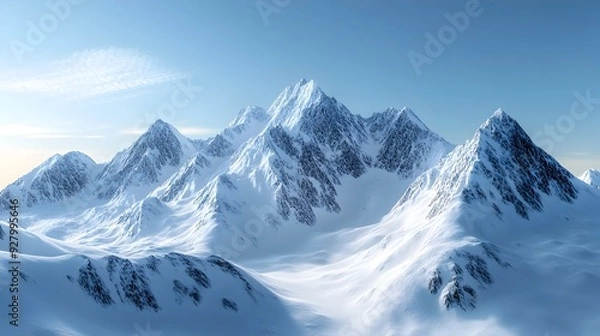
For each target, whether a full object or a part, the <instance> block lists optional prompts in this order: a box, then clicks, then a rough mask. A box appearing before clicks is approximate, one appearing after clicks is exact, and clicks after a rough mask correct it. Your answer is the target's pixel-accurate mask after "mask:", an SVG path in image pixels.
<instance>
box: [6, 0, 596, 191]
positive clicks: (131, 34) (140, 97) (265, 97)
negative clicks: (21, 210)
mask: <svg viewBox="0 0 600 336" xmlns="http://www.w3.org/2000/svg"><path fill="white" fill-rule="evenodd" d="M66 1H67V0H62V1H61V0H50V1H49V2H48V3H57V4H62V6H58V7H57V8H58V10H56V9H54V11H55V12H56V13H55V14H53V9H52V8H50V7H48V5H47V3H46V1H33V0H31V1H17V0H7V1H2V2H0V22H2V29H1V30H0V42H1V43H2V46H3V47H2V51H1V52H0V102H1V103H0V108H1V110H2V112H1V113H0V148H2V152H3V155H4V158H5V159H4V160H3V170H2V173H3V174H2V176H1V177H0V186H4V185H5V184H7V183H8V182H10V181H12V180H14V179H15V178H16V177H17V176H19V175H22V174H24V173H26V172H27V171H28V170H29V169H31V168H33V167H34V166H35V165H37V164H39V163H40V162H41V161H43V160H44V159H45V158H46V157H48V156H50V155H52V154H54V153H65V152H67V151H69V150H80V151H83V152H86V153H88V154H89V155H91V156H92V157H93V158H94V159H95V160H97V161H106V160H109V159H110V158H111V157H112V155H114V154H115V153H116V152H117V151H118V150H119V149H121V148H123V146H125V144H128V143H131V142H132V141H134V140H135V137H136V136H137V135H136V134H139V133H140V132H141V130H142V129H143V128H145V127H147V126H148V122H146V121H144V119H145V115H148V116H149V119H152V118H153V117H154V116H156V115H157V111H158V110H159V109H161V108H164V106H165V105H164V104H170V102H171V101H172V96H173V95H175V96H176V100H175V102H176V104H177V105H178V106H179V107H177V108H174V111H175V112H174V113H169V114H168V118H165V120H166V121H168V122H170V123H172V124H174V125H175V126H176V127H178V128H181V129H182V130H183V131H184V133H185V134H188V135H190V136H192V137H205V136H208V135H210V134H212V133H214V132H215V130H218V129H221V128H223V127H225V126H226V125H227V123H228V122H229V121H230V120H231V119H232V118H233V117H234V115H235V114H236V113H237V111H238V110H240V109H241V108H243V107H244V106H246V105H250V104H253V105H259V106H263V107H268V106H269V104H270V103H271V102H272V101H273V99H274V98H275V97H276V96H277V95H278V94H279V92H280V91H281V90H282V89H283V88H284V87H285V86H287V85H289V84H292V83H294V82H296V81H298V80H299V79H300V78H312V79H315V80H316V81H317V83H319V85H320V86H321V87H322V88H323V90H324V91H325V92H326V93H327V94H329V95H332V96H335V97H336V98H337V99H338V100H339V101H341V102H343V103H344V104H345V105H346V106H347V107H348V108H349V109H350V110H351V111H353V112H354V113H361V114H365V115H368V114H371V113H372V112H375V111H381V110H383V109H385V108H387V107H390V106H394V107H403V106H408V107H410V108H412V109H413V110H414V111H415V113H417V115H419V116H420V117H421V119H422V120H423V121H424V122H425V123H426V124H427V125H429V126H430V127H431V128H432V129H433V130H434V131H436V132H438V133H440V134H441V135H442V136H444V137H445V138H446V139H448V140H449V141H451V142H453V143H461V142H463V141H464V140H466V139H468V138H470V137H471V136H472V135H473V133H474V131H475V130H476V128H477V127H478V126H479V125H480V124H481V123H482V122H483V121H484V120H485V119H486V118H487V117H489V116H490V115H491V114H492V113H493V111H494V110H496V109H497V108H499V107H501V108H503V109H504V110H505V111H506V112H507V113H509V114H510V115H512V116H513V117H514V118H516V119H517V120H518V121H519V122H520V123H521V124H522V125H523V127H524V128H525V129H526V130H527V131H528V132H529V133H530V135H531V136H532V137H534V135H535V134H538V132H541V133H539V135H538V136H536V137H535V138H536V140H537V141H538V142H539V143H540V144H542V145H544V146H545V148H546V149H548V150H549V151H550V152H551V154H553V155H555V156H556V157H557V158H558V159H559V160H560V161H561V162H562V163H563V164H564V165H566V166H567V167H568V168H569V169H571V170H572V171H573V172H574V173H577V174H578V173H580V172H582V171H583V170H585V169H586V168H591V167H595V168H600V141H599V140H600V133H599V132H598V131H599V130H600V102H594V103H590V104H588V105H587V107H588V109H587V110H585V109H584V107H585V106H584V105H583V104H580V103H575V102H576V101H577V100H576V97H575V95H574V93H575V92H576V91H577V92H580V93H581V95H584V96H585V94H586V91H587V90H589V94H590V95H591V97H592V98H593V99H595V97H598V99H595V100H596V101H598V100H600V61H599V59H600V58H599V56H600V20H598V14H599V13H600V3H599V2H598V1H592V0H590V1H541V0H528V1H517V0H495V1H492V0H481V1H480V3H479V5H478V6H476V7H469V6H475V5H474V4H473V3H471V1H473V0H469V1H462V0H461V1H421V0H419V1H417V0H415V1H391V0H381V1H365V0H344V1H342V0H337V1H333V0H289V1H286V0H264V1H262V2H260V1H258V2H257V1H255V0H211V1H208V0H188V1H184V0H180V1H157V0H152V1H142V0H118V1H117V0H106V1H96V0H78V1H75V0H72V1H73V2H81V3H80V4H69V5H68V6H67V7H65V6H64V4H65V3H68V2H66ZM277 3H278V4H280V6H281V7H268V6H269V4H271V6H277ZM465 6H467V7H469V8H471V9H470V10H471V12H472V13H471V14H473V13H476V15H475V14H473V16H470V19H469V23H468V25H467V26H466V28H465V29H461V30H463V31H457V30H456V29H455V30H454V31H455V32H456V36H449V35H446V38H447V42H448V41H449V42H448V44H447V45H445V46H444V50H443V52H441V53H440V55H434V56H435V57H430V58H429V61H430V63H429V64H423V65H422V66H421V67H420V68H419V71H420V74H417V71H415V68H414V67H413V65H412V64H411V61H410V59H409V57H408V54H409V52H411V50H412V51H413V52H414V53H419V54H421V55H424V56H425V57H427V54H426V51H425V44H426V42H427V38H426V33H427V32H429V33H431V34H432V35H434V36H437V35H438V33H439V32H440V31H442V32H444V29H446V31H445V32H446V33H447V34H451V32H448V31H447V28H443V27H444V26H445V25H448V24H449V21H448V18H447V17H446V16H445V14H446V13H450V14H454V13H456V12H459V11H463V12H464V11H465ZM259 7H260V8H261V9H259ZM269 8H270V9H271V10H272V11H271V12H269V10H270V9H269ZM273 8H275V10H273ZM473 8H475V9H473ZM261 10H262V12H261ZM261 13H262V14H261ZM32 26H33V28H32ZM37 29H39V30H40V31H41V33H42V34H43V35H45V36H39V35H40V34H35V33H36V31H35V30H37ZM37 33H39V31H38V32H37ZM430 56H431V54H430ZM186 81H190V82H189V83H188V84H189V85H192V86H193V87H201V88H202V91H201V92H200V91H199V90H197V89H194V90H193V91H191V92H188V94H189V96H190V97H191V98H192V99H188V96H186V95H182V94H181V93H182V90H181V89H180V88H178V86H177V85H178V84H176V83H186ZM179 85H182V84H179ZM184 93H185V92H184ZM574 103H575V104H580V105H579V106H575V107H576V108H578V109H579V110H577V114H575V115H576V116H578V120H576V119H575V118H574V117H572V116H571V114H570V109H571V107H572V105H573V104H574ZM164 111H167V110H164ZM584 112H585V113H584ZM557 123H558V125H559V130H558V131H557V130H556V129H555V130H554V134H551V133H549V132H550V131H548V130H545V127H556V125H557ZM561 123H562V124H561ZM557 132H558V133H557Z"/></svg>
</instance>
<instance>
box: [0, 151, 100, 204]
mask: <svg viewBox="0 0 600 336" xmlns="http://www.w3.org/2000/svg"><path fill="white" fill-rule="evenodd" d="M102 167H103V165H101V164H97V163H96V162H94V160H92V159H91V158H90V157H89V156H87V155H85V154H83V153H81V152H69V153H66V154H65V155H59V154H57V155H54V156H53V157H51V158H50V159H48V160H46V161H45V162H43V163H42V164H40V165H39V166H38V167H36V168H35V169H33V170H32V171H31V172H29V173H28V174H26V175H24V176H23V177H21V178H19V179H18V180H17V181H15V182H14V183H12V184H11V185H9V186H8V187H6V188H5V189H4V190H2V191H0V201H1V202H2V203H3V205H4V206H5V207H6V208H8V203H7V202H8V200H10V199H12V198H17V199H19V201H20V202H21V203H22V204H23V205H26V206H29V207H33V206H36V205H43V204H48V203H55V202H60V201H63V200H65V199H68V198H72V197H74V196H76V195H78V194H80V193H82V192H84V191H85V190H86V189H87V188H89V187H90V186H92V185H93V183H94V180H95V179H96V176H97V175H98V174H99V172H100V169H102Z"/></svg>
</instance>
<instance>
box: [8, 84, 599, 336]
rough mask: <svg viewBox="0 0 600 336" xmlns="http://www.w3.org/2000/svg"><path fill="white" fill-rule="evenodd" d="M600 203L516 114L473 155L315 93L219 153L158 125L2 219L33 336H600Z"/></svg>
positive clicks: (49, 167) (223, 138) (225, 135)
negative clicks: (14, 239)
mask: <svg viewBox="0 0 600 336" xmlns="http://www.w3.org/2000/svg"><path fill="white" fill-rule="evenodd" d="M598 187H600V173H598V171H594V170H590V171H588V172H586V173H584V175H582V176H581V177H580V178H576V177H574V176H573V175H572V174H571V173H570V172H569V171H568V170H567V169H565V168H564V167H562V166H561V165H560V164H559V163H558V162H557V161H556V160H555V159H554V158H552V157H551V156H550V155H549V154H547V153H546V152H544V151H543V150H542V149H541V148H539V147H537V146H536V145H535V144H534V143H533V141H532V140H531V139H530V138H529V136H528V135H527V134H526V132H525V131H524V130H523V129H522V128H521V126H520V125H519V124H518V123H517V121H515V120H514V119H512V118H511V117H510V116H509V115H508V114H506V113H505V112H504V111H502V110H498V111H496V112H495V113H494V114H493V115H492V116H491V117H490V118H489V119H488V120H487V121H485V122H484V123H483V124H482V125H481V127H480V128H479V129H478V130H477V131H476V133H475V135H474V136H473V138H472V139H470V140H468V141H467V142H465V143H464V144H461V145H459V146H456V147H455V146H454V145H451V144H449V143H448V142H447V141H446V140H444V138H442V137H441V136H439V135H437V134H436V133H434V132H433V131H431V130H430V129H429V128H428V127H427V126H426V125H425V124H424V123H423V122H422V121H421V120H420V119H419V118H418V117H417V116H416V115H415V114H414V113H413V112H412V111H411V110H410V109H408V108H403V109H400V110H399V109H395V108H389V109H387V110H385V111H383V112H380V113H375V114H373V115H372V116H370V117H363V116H361V115H357V114H353V113H351V112H350V111H349V110H348V109H347V108H346V107H345V106H344V105H343V104H341V103H340V102H338V101H337V100H336V99H335V98H333V97H329V96H327V95H326V94H325V93H324V92H323V91H322V90H321V89H320V88H319V87H318V85H317V84H316V83H315V82H314V81H306V80H301V81H300V82H298V83H296V84H294V85H291V86H289V87H288V88H286V89H285V90H284V91H283V92H282V93H281V94H280V95H279V96H278V97H277V98H276V99H275V101H274V102H273V104H272V105H271V106H270V107H269V108H268V109H262V108H260V107H256V106H249V107H247V108H245V109H243V110H241V111H240V112H239V114H238V116H237V117H236V118H235V119H234V120H233V121H232V122H231V123H230V124H229V126H228V127H227V128H226V129H224V130H223V131H222V132H221V133H219V134H217V135H216V136H214V137H212V138H209V139H205V140H196V139H189V138H187V137H185V136H183V135H182V134H181V133H179V131H177V129H175V128H174V127H173V126H171V125H169V124H167V123H165V122H163V121H161V120H158V121H156V122H155V123H154V124H153V125H152V126H151V127H150V128H149V129H148V131H147V132H146V133H144V134H143V135H142V136H141V137H140V138H139V139H138V140H137V141H136V142H135V143H134V144H132V145H131V146H130V147H129V148H127V149H126V150H123V151H121V152H120V153H118V154H117V155H116V156H115V157H114V158H113V159H112V160H111V161H110V162H108V163H103V164H99V163H96V162H94V161H93V160H92V159H91V158H89V157H88V156H86V155H85V154H83V153H78V152H71V153H67V154H65V155H62V156H61V155H56V156H54V157H52V158H50V159H49V160H47V161H46V162H44V163H42V164H41V165H40V166H39V167H37V168H36V169H34V170H33V171H31V172H30V173H28V174H26V175H24V176H23V177H22V178H20V179H18V180H17V181H15V182H14V183H13V184H11V185H9V186H8V187H7V188H5V189H4V190H2V191H0V204H2V206H0V207H3V208H5V209H6V210H8V209H10V206H11V204H10V200H11V199H18V200H19V202H20V208H19V209H20V210H19V211H20V214H19V224H20V228H21V229H20V230H21V231H20V233H19V234H20V237H21V238H20V239H21V240H22V246H23V247H22V252H21V253H22V254H21V256H20V258H21V260H22V264H21V270H22V273H21V276H20V279H21V291H22V292H23V295H22V307H23V308H22V309H23V312H22V315H23V317H22V322H21V325H20V326H19V327H18V328H19V329H18V330H19V331H20V332H22V333H23V335H25V334H31V335H105V334H113V335H132V334H136V332H137V334H141V335H148V334H149V332H151V331H148V330H146V331H144V330H139V329H140V328H141V329H144V328H146V329H149V328H150V324H151V327H152V328H153V330H156V331H157V332H162V334H164V335H196V334H197V333H198V332H201V333H202V334H203V335H204V334H205V335H447V334H448V333H450V334H464V335H478V334H481V333H485V334H489V335H593V334H594V331H595V330H598V328H600V319H598V318H597V317H596V316H595V315H596V314H595V312H597V311H600V303H598V302H597V300H596V299H595V297H596V296H598V295H600V226H599V225H600V221H599V220H598V218H600V216H599V215H600V212H599V211H598V210H597V205H598V204H600V203H599V202H600V189H599V188H598ZM8 232H9V225H8V223H6V222H0V240H3V241H4V243H1V244H2V245H1V246H2V247H0V260H1V263H0V268H3V270H0V283H8V282H10V280H11V277H10V273H9V272H8V270H10V269H11V267H10V265H9V263H8V261H9V260H10V258H9V254H8V252H7V247H8V243H7V240H8ZM2 251H3V252H2ZM2 293H4V292H3V291H0V294H2ZM4 294H6V293H4ZM63 297H65V298H68V299H62V298H63ZM0 303H1V304H3V305H4V304H5V305H8V304H9V303H10V302H9V296H8V295H2V297H0ZM5 307H6V306H5ZM31 316H45V317H44V318H37V319H33V318H32V317H31ZM107 321H108V322H107ZM11 328H14V327H13V326H10V325H9V324H8V323H5V324H3V325H0V331H1V332H2V334H4V333H5V332H11V331H13V329H11ZM144 332H145V334H144Z"/></svg>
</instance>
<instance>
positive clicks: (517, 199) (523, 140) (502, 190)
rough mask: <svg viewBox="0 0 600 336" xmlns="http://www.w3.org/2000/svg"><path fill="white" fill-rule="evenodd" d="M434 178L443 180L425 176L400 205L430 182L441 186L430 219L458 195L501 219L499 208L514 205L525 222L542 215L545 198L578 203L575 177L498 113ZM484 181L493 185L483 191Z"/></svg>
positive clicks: (443, 163)
mask: <svg viewBox="0 0 600 336" xmlns="http://www.w3.org/2000/svg"><path fill="white" fill-rule="evenodd" d="M430 175H434V176H436V175H437V176H436V177H437V179H435V180H433V179H431V176H426V175H422V176H421V177H420V178H419V179H418V180H417V181H415V183H414V184H413V185H412V186H411V187H410V188H409V190H408V191H407V193H406V194H405V195H404V196H403V199H402V200H401V201H400V203H402V202H404V201H406V200H407V199H408V198H410V197H413V195H414V194H415V193H416V192H418V191H420V190H422V189H423V187H424V186H425V185H426V184H425V183H426V182H425V180H429V181H430V182H431V181H435V182H433V183H434V184H433V185H432V186H431V187H432V189H434V190H436V196H435V197H434V198H433V200H432V203H431V204H430V206H431V210H430V211H429V216H430V217H432V216H435V215H437V214H438V213H440V212H441V211H443V210H444V207H445V205H447V203H448V202H449V201H450V200H451V199H452V198H453V197H456V196H457V195H460V198H461V199H462V200H463V201H465V202H467V203H470V202H479V203H487V204H488V205H490V206H491V207H492V208H493V209H494V210H495V211H496V214H497V215H498V216H501V215H502V212H501V211H500V209H499V204H500V203H503V204H510V205H512V206H513V207H514V211H516V212H517V213H518V214H519V215H520V216H521V217H523V218H525V219H527V218H529V213H530V212H531V211H538V212H540V211H542V208H543V204H542V201H541V195H542V194H544V195H549V196H550V195H554V196H557V197H558V198H559V199H561V200H563V201H565V202H572V201H573V200H574V199H576V198H577V191H576V189H575V187H574V185H573V182H572V180H573V178H574V176H573V175H572V174H571V173H570V172H569V171H568V170H567V169H565V168H564V167H562V166H561V165H560V164H559V163H558V162H557V161H556V160H555V159H554V158H552V157H551V156H550V155H549V154H548V153H546V152H544V151H543V150H542V149H541V148H539V147H537V146H536V145H535V144H534V143H533V141H532V140H531V139H530V138H529V136H528V135H527V134H526V133H525V131H524V130H523V129H522V128H521V127H520V126H519V124H518V123H517V122H516V121H515V120H514V119H512V118H511V117H510V116H508V115H507V114H506V113H505V112H504V111H502V110H498V111H496V112H495V113H494V115H493V116H492V117H491V118H490V119H488V120H487V121H486V122H485V123H484V124H483V125H482V126H481V127H480V128H479V129H478V131H477V133H476V134H475V136H474V137H473V139H472V140H470V141H468V142H467V143H465V144H464V145H461V146H459V147H458V148H456V149H455V150H454V151H453V152H451V153H450V154H449V155H448V156H446V157H445V158H444V159H443V160H441V161H440V163H438V165H437V166H436V169H435V172H432V173H430ZM480 180H483V181H484V182H486V183H488V184H489V185H487V186H482V182H480ZM484 189H485V191H484ZM498 202H500V203H498Z"/></svg>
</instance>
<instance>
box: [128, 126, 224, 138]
mask: <svg viewBox="0 0 600 336" xmlns="http://www.w3.org/2000/svg"><path fill="white" fill-rule="evenodd" d="M176 128H177V130H178V131H179V132H180V133H181V134H183V135H185V136H189V137H194V136H210V135H215V134H217V133H219V131H220V130H218V129H216V128H206V127H176ZM146 131H147V129H142V128H127V129H124V130H121V132H120V133H121V134H123V135H136V136H139V135H142V134H144V133H146Z"/></svg>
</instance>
